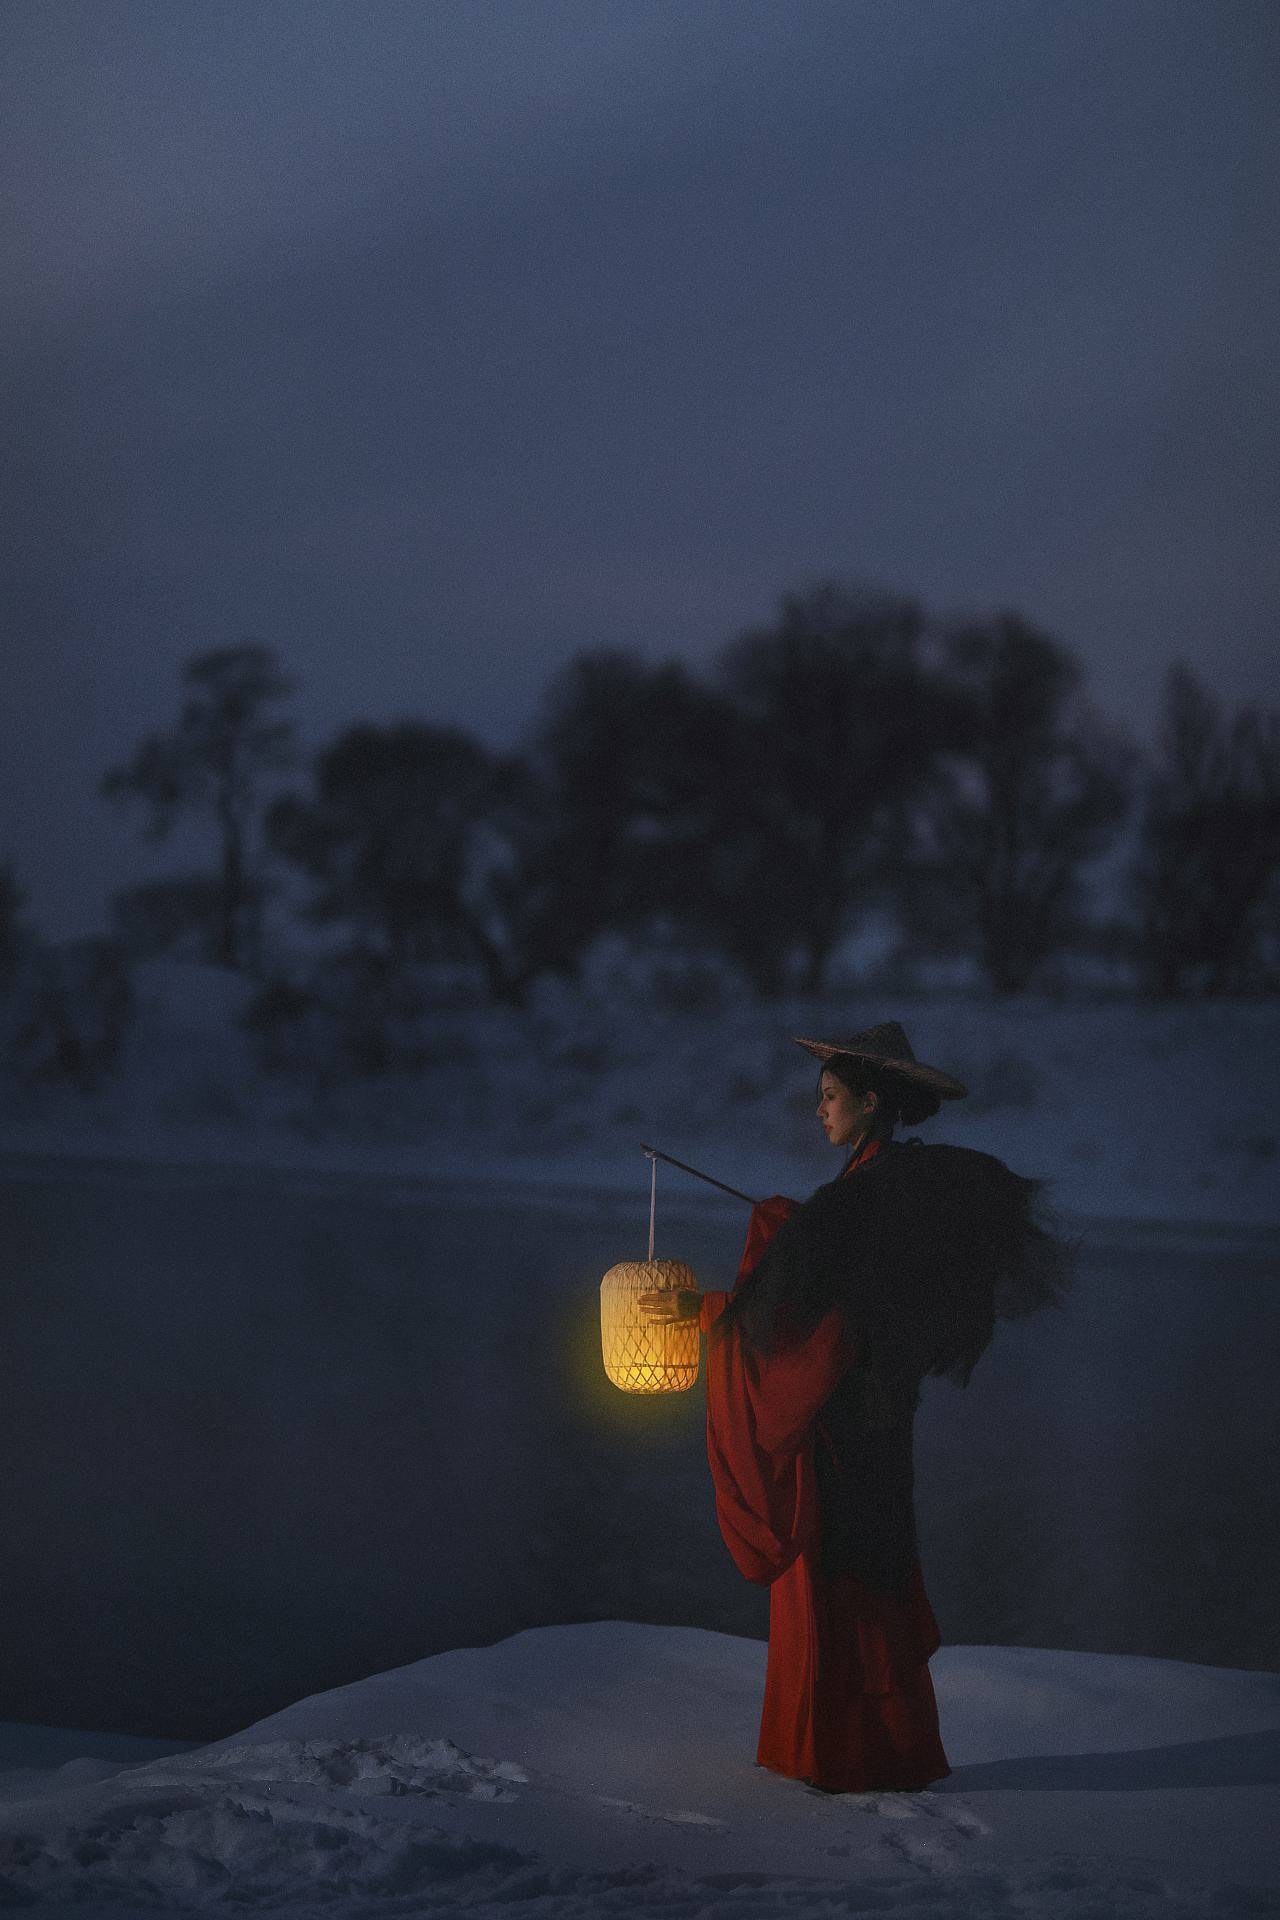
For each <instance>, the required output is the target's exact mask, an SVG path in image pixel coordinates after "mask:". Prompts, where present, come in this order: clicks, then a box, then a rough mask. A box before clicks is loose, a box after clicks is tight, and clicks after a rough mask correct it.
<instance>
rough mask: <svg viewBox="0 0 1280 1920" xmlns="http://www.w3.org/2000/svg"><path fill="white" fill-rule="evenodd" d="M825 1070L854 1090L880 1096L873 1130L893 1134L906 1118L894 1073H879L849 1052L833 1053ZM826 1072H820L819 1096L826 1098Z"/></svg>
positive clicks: (900, 1091) (823, 1067) (825, 1064)
mask: <svg viewBox="0 0 1280 1920" xmlns="http://www.w3.org/2000/svg"><path fill="white" fill-rule="evenodd" d="M822 1073H829V1074H831V1075H832V1076H833V1078H835V1079H836V1080H839V1081H840V1082H841V1084H842V1085H844V1086H846V1087H848V1089H849V1091H850V1093H856V1094H864V1093H875V1094H877V1095H878V1101H877V1105H876V1112H875V1121H874V1124H873V1126H872V1132H873V1133H879V1134H885V1135H890V1134H892V1132H893V1130H894V1128H895V1127H896V1126H897V1125H898V1123H899V1122H900V1121H901V1119H902V1090H901V1088H900V1087H897V1086H895V1084H894V1081H893V1078H892V1076H891V1075H890V1074H883V1073H877V1071H876V1069H875V1068H874V1067H872V1066H868V1064H867V1063H866V1061H864V1060H855V1059H854V1057H853V1055H852V1054H849V1053H833V1054H832V1056H831V1058H830V1059H829V1060H824V1061H823V1063H822ZM822 1073H820V1074H819V1075H818V1098H819V1100H821V1098H822Z"/></svg>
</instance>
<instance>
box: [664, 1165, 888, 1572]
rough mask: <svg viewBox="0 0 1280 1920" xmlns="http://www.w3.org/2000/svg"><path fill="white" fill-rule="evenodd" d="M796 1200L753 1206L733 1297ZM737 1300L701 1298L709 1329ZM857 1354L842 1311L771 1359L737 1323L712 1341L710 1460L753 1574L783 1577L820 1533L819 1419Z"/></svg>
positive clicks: (737, 1556)
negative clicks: (753, 1348)
mask: <svg viewBox="0 0 1280 1920" xmlns="http://www.w3.org/2000/svg"><path fill="white" fill-rule="evenodd" d="M795 1204H796V1203H795V1201H793V1200H788V1199H786V1198H785V1197H784V1196H783V1195H781V1194H779V1195H775V1196H774V1197H773V1198H772V1199H770V1200H762V1201H761V1202H759V1204H758V1205H757V1206H755V1207H753V1208H752V1212H751V1224H750V1227H749V1228H748V1232H747V1244H746V1248H745V1250H744V1252H743V1256H742V1263H741V1266H740V1267H739V1270H738V1278H737V1281H736V1283H735V1286H734V1292H735V1293H736V1292H737V1289H738V1287H739V1286H741V1284H742V1282H743V1280H745V1278H746V1276H747V1275H748V1274H749V1273H750V1271H751V1269H752V1268H753V1267H754V1266H755V1264H756V1262H757V1260H758V1259H759V1258H760V1256H761V1254H762V1253H763V1251H764V1249H765V1247H766V1246H767V1245H768V1242H769V1240H770V1239H771V1238H772V1236H773V1234H774V1233H776V1232H777V1230H778V1228H779V1227H780V1226H781V1225H782V1222H783V1221H784V1220H785V1219H786V1218H787V1217H788V1215H789V1214H790V1213H791V1212H792V1211H793V1210H794V1208H795ZM730 1297H731V1296H730V1295H729V1294H726V1293H707V1294H704V1295H703V1302H702V1313H701V1324H702V1326H703V1327H704V1328H705V1329H706V1331H707V1332H708V1333H710V1331H711V1328H712V1327H713V1326H714V1325H715V1323H716V1321H717V1320H718V1319H719V1317H720V1315H721V1313H722V1312H723V1310H724V1306H725V1303H726V1301H727V1300H728V1299H729V1298H730ZM852 1359H853V1349H852V1347H851V1346H850V1345H849V1343H848V1340H847V1338H846V1336H845V1332H844V1326H843V1321H842V1319H841V1316H840V1314H839V1312H838V1311H836V1310H835V1309H833V1310H832V1311H831V1312H830V1313H829V1314H827V1315H826V1316H825V1318H824V1319H823V1320H821V1321H820V1322H819V1324H818V1326H817V1327H816V1328H815V1329H814V1331H813V1332H812V1333H811V1334H810V1335H809V1336H808V1337H807V1338H806V1339H804V1340H802V1341H797V1342H795V1343H794V1344H792V1345H790V1346H788V1347H787V1348H786V1349H785V1350H783V1351H781V1352H779V1353H776V1354H771V1355H768V1356H765V1355H761V1354H757V1353H753V1352H750V1351H748V1350H747V1349H746V1348H745V1347H744V1346H743V1344H742V1341H741V1339H740V1337H739V1335H738V1332H737V1330H736V1328H731V1329H730V1330H729V1332H728V1336H727V1337H726V1338H712V1339H709V1340H708V1343H707V1458H708V1461H709V1463H710V1467H711V1475H712V1480H713V1482H714V1485H715V1496H716V1517H717V1519H718V1521H719V1523H720V1532H721V1534H722V1536H723V1538H724V1542H725V1545H726V1546H727V1547H728V1549H729V1552H730V1553H731V1554H732V1556H733V1559H734V1563H735V1564H736V1566H737V1568H738V1570H739V1572H740V1573H741V1574H742V1575H743V1576H744V1577H745V1578H746V1579H748V1580H753V1581H756V1582H757V1583H759V1584H761V1585H768V1584H769V1583H771V1582H772V1581H774V1580H776V1579H777V1578H778V1576H779V1574H781V1573H785V1572H786V1570H787V1568H788V1567H789V1566H791V1564H792V1562H793V1561H794V1560H795V1558H796V1556H797V1554H799V1553H800V1552H801V1551H802V1550H803V1549H804V1548H805V1546H807V1545H809V1544H810V1543H811V1542H812V1540H813V1538H814V1530H815V1528H816V1525H817V1506H816V1500H817V1491H816V1482H815V1479H814V1468H813V1422H814V1418H815V1416H816V1415H817V1412H818V1410H819V1408H820V1407H821V1406H822V1405H823V1403H824V1402H825V1401H826V1400H828V1399H829V1398H830V1396H831V1394H832V1392H833V1391H834V1389H835V1387H836V1385H837V1383H838V1382H839V1380H840V1379H841V1377H842V1375H843V1374H844V1372H845V1370H846V1369H847V1367H848V1366H849V1364H850V1362H851V1361H852Z"/></svg>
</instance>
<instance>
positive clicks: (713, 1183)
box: [640, 1140, 757, 1260]
mask: <svg viewBox="0 0 1280 1920" xmlns="http://www.w3.org/2000/svg"><path fill="white" fill-rule="evenodd" d="M640 1151H641V1153H647V1154H648V1156H649V1158H650V1160H654V1161H657V1160H665V1161H666V1163H667V1165H668V1166H669V1167H679V1169H680V1171H681V1173H691V1174H692V1175H693V1177H694V1179H695V1180H705V1181H706V1183H707V1185H708V1186H709V1187H719V1189H720V1191H721V1193H731V1194H732V1195H733V1197H734V1199H735V1200H745V1201H746V1203H747V1205H748V1206H749V1207H754V1206H755V1205H756V1204H757V1202H756V1201H754V1200H753V1199H752V1198H751V1195H750V1194H749V1193H739V1191H738V1189H737V1187H730V1186H726V1185H725V1183H724V1181H723V1180H713V1179H712V1178H711V1175H710V1174H709V1173H699V1171H698V1169H697V1168H696V1167H690V1166H686V1165H685V1163H684V1161H683V1160H676V1159H674V1158H673V1157H672V1155H671V1154H669V1153H662V1152H661V1151H660V1150H659V1149H658V1148H657V1147H646V1145H645V1143H644V1141H643V1140H642V1141H641V1142H640ZM654 1172H655V1174H656V1172H657V1168H656V1167H655V1168H654ZM649 1258H650V1259H651V1260H652V1258H653V1220H652V1205H651V1206H650V1224H649Z"/></svg>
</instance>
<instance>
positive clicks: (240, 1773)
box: [0, 1620, 1280, 1920]
mask: <svg viewBox="0 0 1280 1920" xmlns="http://www.w3.org/2000/svg"><path fill="white" fill-rule="evenodd" d="M764 1659H765V1649H764V1647H763V1646H762V1645H761V1644H760V1643H758V1642H755V1641H750V1640H742V1639H738V1638H736V1637H734V1636H732V1635H728V1634H722V1633H712V1632H707V1631H704V1630H702V1629H697V1628H687V1627H656V1626H643V1625H637V1624H634V1623H630V1622H627V1621H618V1620H606V1621H595V1622H591V1623H588V1624H585V1625H570V1626H555V1627H545V1628H536V1629H530V1630H527V1631H525V1632H522V1633H517V1634H514V1635H512V1636H510V1637H509V1638H507V1639H505V1640H501V1641H499V1642H497V1643H496V1644H494V1645H491V1646H486V1647H462V1648H458V1649H456V1650H454V1651H452V1652H449V1653H443V1654H438V1655H435V1656H433V1657H431V1658H429V1659H425V1660H420V1661H417V1662H414V1663H412V1664H410V1665H407V1666H403V1667H399V1668H395V1669H392V1670H390V1671H388V1672H385V1673H381V1674H374V1675H371V1676H370V1677H368V1678H367V1679H364V1680H361V1681H358V1682H356V1683H354V1684H352V1685H349V1686H344V1687H337V1688H334V1689H332V1690H330V1691H328V1692H323V1693H318V1694H314V1695H312V1696H310V1697H309V1698H306V1699H302V1700H299V1701H297V1702H295V1703H294V1704H293V1705H292V1706H290V1707H287V1708H285V1709H284V1710H283V1711H282V1712H279V1713H274V1714H271V1715H269V1716H267V1717H266V1718H265V1719H263V1720H260V1721H258V1722H256V1723H255V1724H254V1725H252V1726H250V1727H248V1728H245V1729H244V1730H243V1731H241V1732H239V1733H236V1734H232V1735H230V1736H229V1737H227V1738H226V1739H224V1740H219V1741H214V1742H211V1743H210V1744H208V1745H207V1746H203V1747H195V1748H186V1749H181V1750H180V1749H178V1747H177V1746H176V1743H175V1746H174V1747H173V1748H172V1749H171V1750H170V1751H169V1752H167V1753H164V1752H156V1749H155V1748H153V1749H152V1751H153V1753H156V1757H154V1758H152V1759H149V1760H148V1759H139V1758H137V1757H136V1756H137V1754H138V1746H137V1745H135V1747H134V1749H133V1754H132V1755H130V1756H129V1757H128V1758H126V1757H125V1755H124V1754H121V1755H120V1756H119V1757H118V1758H117V1759H115V1760H113V1759H111V1758H109V1757H105V1756H104V1755H103V1752H102V1743H101V1742H100V1744H99V1749H98V1751H99V1755H100V1756H101V1757H98V1758H96V1759H95V1758H91V1757H89V1755H90V1753H91V1752H92V1749H91V1747H90V1746H89V1745H88V1744H87V1743H86V1744H85V1745H82V1746H79V1747H77V1742H76V1736H75V1735H72V1734H68V1735H67V1736H66V1743H67V1744H66V1746H65V1747H64V1749H63V1752H64V1753H65V1755H66V1757H65V1758H62V1759H61V1760H57V1759H55V1758H54V1752H55V1748H54V1745H53V1743H52V1742H51V1740H50V1738H49V1730H48V1729H32V1730H31V1732H32V1734H33V1736H38V1738H33V1739H32V1742H31V1752H30V1753H29V1754H28V1755H25V1756H24V1755H23V1752H22V1744H21V1734H22V1729H19V1728H12V1727H10V1728H7V1729H0V1741H2V1742H3V1744H0V1753H2V1754H3V1756H4V1761H5V1763H6V1765H7V1768H8V1770H7V1771H4V1772H0V1900H12V1901H13V1902H14V1903H16V1904H24V1905H25V1904H28V1903H30V1902H31V1901H33V1900H34V1901H44V1900H47V1901H48V1902H50V1903H51V1904H56V1905H57V1906H58V1908H59V1910H60V1911H62V1912H64V1913H66V1914H67V1915H68V1916H81V1915H83V1916H85V1920H87V1917H88V1916H89V1915H91V1914H98V1913H100V1912H101V1911H102V1910H103V1909H104V1907H105V1906H109V1907H110V1910H111V1911H112V1912H113V1913H116V1914H117V1915H125V1916H128V1915H132V1914H134V1913H137V1914H139V1915H141V1914H144V1913H153V1912H155V1911H157V1910H161V1911H167V1912H171V1913H194V1914H199V1913H202V1912H209V1911H214V1910H216V1911H225V1907H226V1903H227V1902H228V1900H230V1901H233V1902H235V1903H237V1904H240V1905H243V1904H252V1905H255V1906H257V1905H270V1906H271V1907H273V1908H277V1909H280V1910H284V1911H290V1910H294V1911H302V1912H317V1911H321V1910H322V1911H324V1912H325V1913H327V1914H331V1915H333V1916H335V1917H336V1920H355V1916H357V1915H365V1914H368V1913H370V1912H371V1911H373V1910H374V1905H375V1904H376V1907H377V1910H378V1911H382V1912H387V1911H394V1912H404V1911H412V1912H413V1913H415V1914H443V1913H446V1912H448V1913H453V1912H457V1911H458V1910H460V1909H465V1910H466V1911H467V1912H468V1913H471V1914H473V1915H476V1916H479V1920H488V1917H489V1916H495V1917H496V1916H497V1915H500V1914H505V1915H509V1914H510V1912H511V1911H512V1902H513V1901H518V1902H519V1911H520V1912H521V1913H522V1914H525V1915H527V1916H530V1917H531V1920H589V1916H591V1915H597V1914H599V1915H606V1914H613V1913H626V1914H629V1915H631V1916H633V1917H634V1920H648V1917H649V1916H653V1917H654V1920H657V1917H658V1916H674V1915H685V1916H689V1915H693V1914H709V1913H711V1912H714V1914H715V1915H716V1917H717V1920H766V1917H767V1916H771V1915H778V1916H781V1915H788V1916H794V1920H801V1917H802V1916H806V1917H807V1916H814V1920H816V1916H818V1915H834V1914H840V1913H845V1914H848V1913H859V1912H861V1913H865V1912H870V1911H877V1912H879V1911H885V1910H889V1911H892V1912H893V1913H894V1914H895V1915H898V1916H900V1920H925V1917H926V1916H933V1917H934V1920H936V1916H937V1915H938V1914H939V1913H940V1912H943V1911H945V1912H946V1913H948V1914H951V1915H954V1916H957V1917H964V1916H973V1920H978V1917H979V1916H985V1917H986V1920H993V1917H994V1920H1014V1917H1015V1916H1025V1915H1028V1914H1034V1915H1040V1914H1043V1915H1046V1916H1055V1917H1056V1920H1093V1917H1094V1916H1097V1915H1098V1914H1101V1913H1105V1914H1107V1915H1109V1916H1114V1920H1157V1916H1166V1915H1169V1916H1175V1917H1176V1920H1181V1917H1182V1916H1189V1915H1192V1914H1196V1915H1202V1914H1208V1913H1218V1914H1221V1913H1224V1912H1225V1913H1233V1912H1234V1913H1248V1914H1265V1913H1280V1838H1278V1836H1280V1818H1277V1815H1278V1814H1280V1735H1278V1734H1277V1732H1276V1722H1277V1712H1278V1710H1280V1675H1274V1674H1259V1673H1247V1672H1240V1671H1237V1670H1234V1669H1230V1668H1215V1667H1207V1666H1199V1665H1193V1664H1190V1663H1184V1662H1181V1661H1171V1660H1157V1659H1151V1658H1143V1657H1138V1656H1125V1655H1106V1654H1082V1653H1063V1652H1054V1651H1051V1650H1047V1649H1041V1648H1028V1647H1014V1648H1010V1647H990V1646H985V1647H984V1646H950V1647H944V1648H943V1649H942V1650H941V1651H940V1652H939V1653H938V1654H937V1655H935V1657H934V1661H933V1673H934V1678H935V1684H936V1687H937V1692H938V1699H939V1709H940V1714H941V1719H942V1725H943V1729H944V1738H945V1741H946V1745H947V1751H948V1756H949V1758H950V1761H951V1766H952V1772H951V1774H950V1776H949V1777H948V1778H947V1779H945V1780H943V1781H941V1782H939V1783H937V1785H936V1786H935V1787H933V1788H929V1789H926V1790H925V1791H923V1792H919V1793H909V1794H874V1793H869V1794H843V1795H834V1796H827V1795H817V1794H813V1793H810V1792H809V1791H808V1790H807V1789H805V1787H804V1786H803V1785H802V1784H801V1783H800V1782H798V1781H793V1780H786V1779H783V1778H781V1777H780V1776H778V1775H775V1774H772V1773H770V1772H768V1771H767V1770H766V1769H763V1768H760V1767H757V1766H756V1765H755V1764H754V1760H753V1755H754V1751H755V1737H756V1732H757V1727H758V1719H759V1705H760V1694H761V1686H762V1681H763V1668H764ZM24 1759H25V1764H24ZM15 1762H17V1764H16V1765H15ZM402 1902H409V1903H411V1904H410V1905H408V1906H405V1905H402Z"/></svg>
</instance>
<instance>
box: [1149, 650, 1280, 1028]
mask: <svg viewBox="0 0 1280 1920" xmlns="http://www.w3.org/2000/svg"><path fill="white" fill-rule="evenodd" d="M1278 877H1280V713H1277V712H1275V711H1264V710H1263V709H1262V708H1260V707H1258V706H1256V705H1254V704H1251V703H1247V704H1245V705H1242V706H1241V707H1240V708H1239V709H1238V710H1237V711H1236V712H1235V714H1234V715H1232V716H1231V717H1230V718H1228V717H1227V715H1226V714H1225V713H1224V711H1223V708H1222V703H1221V702H1220V701H1219V700H1218V699H1217V698H1215V696H1214V695H1213V694H1211V693H1210V692H1209V691H1208V689H1207V688H1205V687H1204V686H1203V685H1202V684H1201V683H1200V681H1199V680H1198V679H1197V678H1196V676H1195V674H1194V673H1193V672H1192V671H1191V669H1190V667H1188V666H1187V665H1186V664H1185V663H1184V662H1181V661H1179V662H1178V663H1176V664H1175V665H1174V666H1173V667H1171V668H1170V670H1169V673H1168V676H1167V678H1166V682H1165V689H1164V702H1163V710H1162V717H1161V724H1160V730H1159V734H1158V740H1157V759H1156V762H1155V764H1154V766H1153V767H1152V770H1151V774H1150V777H1149V780H1148V782H1147V786H1146V791H1145V795H1144V807H1143V816H1142V826H1141V836H1140V843H1139V850H1138V854H1137V857H1136V859H1135V861H1134V862H1133V866H1132V869H1131V875H1130V878H1131V882H1132V887H1133V895H1134V902H1135V905H1136V909H1137V918H1138V953H1139V973H1140V983H1141V986H1142V988H1143V990H1144V991H1145V992H1147V993H1148V994H1151V995H1153V996H1157V997H1161V998H1172V997H1175V996H1178V995H1181V994H1184V993H1187V992H1194V991H1197V990H1198V991H1201V992H1205V993H1210V994H1225V993H1249V992H1258V991H1264V992H1265V991H1272V992H1273V991H1275V989H1276V986H1277V985H1278V984H1280V982H1278V981H1277V979H1276V974H1275V967H1274V958H1273V957H1268V956H1267V954H1266V953H1265V951H1264V929H1265V927H1266V925H1267V916H1268V914H1271V915H1272V916H1273V917H1274V914H1275V910H1276V895H1277V880H1278Z"/></svg>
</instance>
